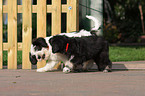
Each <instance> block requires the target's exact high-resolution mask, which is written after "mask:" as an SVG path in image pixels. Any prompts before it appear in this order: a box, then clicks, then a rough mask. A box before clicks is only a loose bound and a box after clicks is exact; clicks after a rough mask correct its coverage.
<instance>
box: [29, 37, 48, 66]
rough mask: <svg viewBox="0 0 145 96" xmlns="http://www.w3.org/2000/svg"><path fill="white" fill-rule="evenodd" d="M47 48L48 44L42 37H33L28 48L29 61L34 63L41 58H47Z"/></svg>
mask: <svg viewBox="0 0 145 96" xmlns="http://www.w3.org/2000/svg"><path fill="white" fill-rule="evenodd" d="M48 50H49V46H48V44H47V43H46V40H45V39H44V38H42V37H39V38H36V39H33V41H32V44H31V50H30V54H29V57H30V62H31V63H32V64H33V65H35V64H37V62H39V61H41V60H42V59H44V60H47V59H48Z"/></svg>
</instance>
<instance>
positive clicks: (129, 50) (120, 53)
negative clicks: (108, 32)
mask: <svg viewBox="0 0 145 96" xmlns="http://www.w3.org/2000/svg"><path fill="white" fill-rule="evenodd" d="M109 55H110V59H111V61H112V62H117V61H139V60H145V46H142V47H141V46H139V47H136V46H132V47H118V46H111V47H110V49H109ZM3 59H4V61H3V64H4V65H7V51H4V54H3ZM17 60H18V61H17V62H18V64H22V51H18V56H17Z"/></svg>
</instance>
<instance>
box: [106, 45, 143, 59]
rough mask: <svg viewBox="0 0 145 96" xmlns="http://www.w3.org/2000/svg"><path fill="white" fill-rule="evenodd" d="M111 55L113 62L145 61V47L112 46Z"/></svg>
mask: <svg viewBox="0 0 145 96" xmlns="http://www.w3.org/2000/svg"><path fill="white" fill-rule="evenodd" d="M109 54H110V59H111V60H112V61H113V62H117V61H139V60H145V46H130V47H117V46H111V47H110V52H109Z"/></svg>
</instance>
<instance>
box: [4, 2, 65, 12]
mask: <svg viewBox="0 0 145 96" xmlns="http://www.w3.org/2000/svg"><path fill="white" fill-rule="evenodd" d="M7 7H8V6H7V5H3V13H7V12H8V9H7ZM61 7H62V12H63V13H66V12H67V5H65V4H64V5H62V6H61ZM52 9H53V7H52V5H47V13H51V12H52ZM22 12H23V6H22V5H18V13H22ZM32 13H37V5H32Z"/></svg>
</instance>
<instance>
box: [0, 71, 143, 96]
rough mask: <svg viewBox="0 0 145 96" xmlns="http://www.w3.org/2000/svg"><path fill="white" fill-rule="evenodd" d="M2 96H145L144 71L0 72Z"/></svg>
mask: <svg viewBox="0 0 145 96" xmlns="http://www.w3.org/2000/svg"><path fill="white" fill-rule="evenodd" d="M0 96H145V71H113V72H111V73H103V72H86V73H70V74H64V73H62V72H60V71H57V72H45V73H37V72H35V70H21V69H20V70H7V69H3V70H0Z"/></svg>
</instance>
